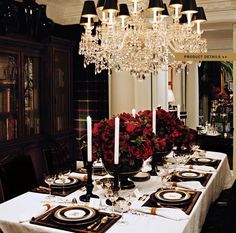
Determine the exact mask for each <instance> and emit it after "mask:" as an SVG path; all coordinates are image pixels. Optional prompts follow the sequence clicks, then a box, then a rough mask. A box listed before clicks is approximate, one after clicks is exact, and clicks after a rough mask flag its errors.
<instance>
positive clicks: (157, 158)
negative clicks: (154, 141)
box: [150, 151, 170, 176]
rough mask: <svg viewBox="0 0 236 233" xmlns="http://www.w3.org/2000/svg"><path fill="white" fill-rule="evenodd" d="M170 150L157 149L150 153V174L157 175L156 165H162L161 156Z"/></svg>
mask: <svg viewBox="0 0 236 233" xmlns="http://www.w3.org/2000/svg"><path fill="white" fill-rule="evenodd" d="M169 153H170V151H157V152H155V154H153V155H152V161H151V166H152V170H151V171H150V175H151V176H157V168H156V167H157V166H158V165H160V166H161V165H163V158H164V157H165V156H166V155H168V154H169Z"/></svg>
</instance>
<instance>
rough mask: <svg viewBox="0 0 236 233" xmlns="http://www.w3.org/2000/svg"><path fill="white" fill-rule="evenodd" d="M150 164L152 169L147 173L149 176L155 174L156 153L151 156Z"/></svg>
mask: <svg viewBox="0 0 236 233" xmlns="http://www.w3.org/2000/svg"><path fill="white" fill-rule="evenodd" d="M151 166H152V170H151V171H150V172H149V174H150V175H151V176H157V168H156V166H157V158H156V155H153V156H152V161H151Z"/></svg>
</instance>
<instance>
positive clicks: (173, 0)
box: [169, 0, 183, 8]
mask: <svg viewBox="0 0 236 233" xmlns="http://www.w3.org/2000/svg"><path fill="white" fill-rule="evenodd" d="M182 6H183V4H182V0H170V4H169V7H171V8H176V7H177V8H180V7H182Z"/></svg>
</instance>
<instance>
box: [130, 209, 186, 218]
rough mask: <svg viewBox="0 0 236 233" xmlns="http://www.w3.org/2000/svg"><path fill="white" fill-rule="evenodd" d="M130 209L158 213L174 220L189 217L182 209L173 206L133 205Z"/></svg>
mask: <svg viewBox="0 0 236 233" xmlns="http://www.w3.org/2000/svg"><path fill="white" fill-rule="evenodd" d="M132 210H134V211H137V212H141V213H146V214H153V215H158V216H161V217H164V218H168V219H172V220H176V221H180V220H185V219H188V218H189V216H188V215H187V214H186V213H185V212H184V211H182V210H181V209H175V208H151V207H136V208H135V207H133V208H132Z"/></svg>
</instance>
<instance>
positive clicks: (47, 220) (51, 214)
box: [30, 205, 121, 233]
mask: <svg viewBox="0 0 236 233" xmlns="http://www.w3.org/2000/svg"><path fill="white" fill-rule="evenodd" d="M63 208H67V207H66V206H61V205H60V206H57V207H55V208H54V209H52V210H50V211H48V212H47V213H45V214H42V215H40V216H39V217H37V218H32V219H31V221H30V223H32V224H36V225H42V226H46V227H51V228H56V229H62V230H66V231H72V232H76V233H77V232H78V233H84V232H99V233H103V232H105V231H107V230H108V229H109V228H110V227H111V226H112V225H113V224H115V223H116V222H117V221H118V220H119V219H120V218H121V216H120V215H117V214H115V217H114V216H111V215H112V214H110V213H105V212H99V211H98V210H96V209H94V210H95V212H96V214H95V216H93V218H90V219H88V221H83V222H82V223H81V222H68V221H60V219H58V218H55V213H56V212H58V211H60V210H61V209H63ZM70 208H73V207H68V209H70ZM74 208H76V206H75V207H74ZM87 208H88V207H87ZM104 216H108V217H109V218H108V221H107V222H106V223H104V224H102V225H101V227H99V228H98V230H97V231H93V230H88V229H87V226H89V225H91V224H92V223H93V222H96V221H99V220H100V219H102V218H103V217H104Z"/></svg>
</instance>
